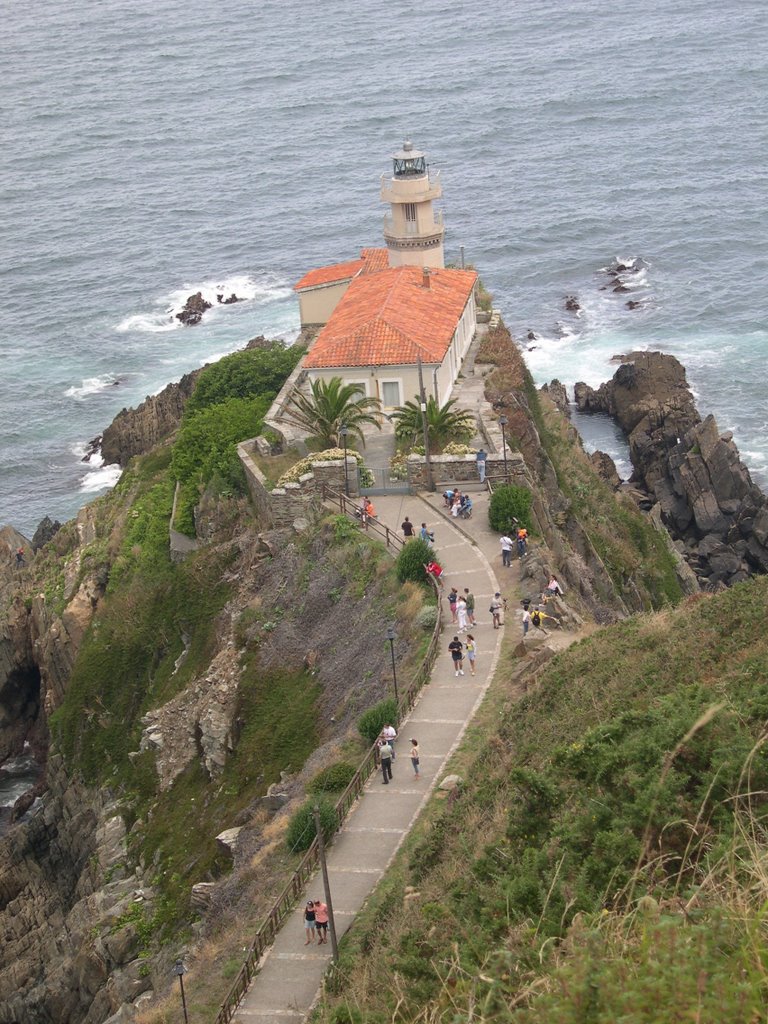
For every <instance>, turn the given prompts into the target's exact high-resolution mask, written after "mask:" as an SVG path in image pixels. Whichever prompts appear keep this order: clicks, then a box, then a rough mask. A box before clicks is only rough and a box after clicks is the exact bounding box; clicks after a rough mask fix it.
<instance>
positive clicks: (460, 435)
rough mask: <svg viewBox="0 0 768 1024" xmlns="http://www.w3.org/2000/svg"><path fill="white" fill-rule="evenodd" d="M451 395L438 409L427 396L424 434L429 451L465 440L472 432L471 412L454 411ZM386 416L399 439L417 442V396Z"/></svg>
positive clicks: (420, 430) (419, 436) (419, 432)
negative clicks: (425, 433) (390, 420)
mask: <svg viewBox="0 0 768 1024" xmlns="http://www.w3.org/2000/svg"><path fill="white" fill-rule="evenodd" d="M455 404H456V399H455V398H452V399H451V400H450V401H449V402H446V404H445V405H444V406H443V407H442V409H441V408H440V406H439V405H438V404H437V402H436V401H435V399H434V398H433V397H430V398H428V399H427V436H428V437H429V450H430V451H432V450H433V449H434V450H435V451H438V452H439V451H441V450H442V449H443V448H444V446H445V445H446V444H448V442H449V441H458V442H462V441H469V440H470V439H471V438H472V436H473V435H474V433H475V430H476V427H475V418H474V416H473V415H472V413H471V412H466V411H462V412H457V411H456V410H454V409H453V408H452V406H454V405H455ZM390 419H393V420H394V421H395V436H396V437H397V439H398V440H399V441H405V442H406V443H408V444H418V443H419V442H420V441H421V440H422V439H423V436H424V431H423V428H422V422H421V403H420V402H419V399H418V397H417V398H415V399H414V400H413V401H412V402H406V403H405V405H401V406H400V408H399V409H396V410H395V411H394V412H393V413H392V414H391V417H390Z"/></svg>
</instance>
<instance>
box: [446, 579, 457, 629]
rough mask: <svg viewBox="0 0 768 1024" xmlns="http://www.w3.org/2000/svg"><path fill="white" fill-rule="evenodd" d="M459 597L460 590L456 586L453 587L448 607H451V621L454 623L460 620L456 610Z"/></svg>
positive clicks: (449, 595)
mask: <svg viewBox="0 0 768 1024" xmlns="http://www.w3.org/2000/svg"><path fill="white" fill-rule="evenodd" d="M458 599H459V592H458V590H457V589H456V587H451V592H450V593H449V594H448V607H449V608H450V609H451V622H453V623H454V625H455V624H456V623H457V622H458V621H459V617H458V614H457V611H456V602H457V601H458Z"/></svg>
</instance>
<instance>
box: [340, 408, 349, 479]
mask: <svg viewBox="0 0 768 1024" xmlns="http://www.w3.org/2000/svg"><path fill="white" fill-rule="evenodd" d="M339 433H340V434H341V443H342V444H343V445H344V494H345V495H346V496H347V497H349V477H348V476H347V434H348V433H349V427H348V426H347V424H346V423H342V424H341V426H340V427H339Z"/></svg>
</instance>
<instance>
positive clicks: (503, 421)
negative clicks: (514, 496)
mask: <svg viewBox="0 0 768 1024" xmlns="http://www.w3.org/2000/svg"><path fill="white" fill-rule="evenodd" d="M508 423H509V420H508V419H507V417H506V416H499V426H500V427H501V450H502V452H503V453H504V483H506V482H507V435H506V432H505V430H504V428H505V427H506V425H507V424H508Z"/></svg>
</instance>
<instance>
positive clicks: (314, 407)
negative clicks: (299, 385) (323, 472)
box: [285, 377, 381, 448]
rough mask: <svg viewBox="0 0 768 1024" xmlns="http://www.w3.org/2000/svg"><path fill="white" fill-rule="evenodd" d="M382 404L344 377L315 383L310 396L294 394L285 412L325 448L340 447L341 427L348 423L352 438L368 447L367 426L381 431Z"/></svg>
mask: <svg viewBox="0 0 768 1024" xmlns="http://www.w3.org/2000/svg"><path fill="white" fill-rule="evenodd" d="M380 410H381V402H380V401H379V399H378V398H366V397H365V395H361V394H360V388H359V386H358V385H357V384H344V383H343V382H342V380H341V377H331V379H330V380H322V379H319V380H313V381H310V383H309V394H306V393H304V392H302V391H294V392H293V394H292V395H291V397H290V400H289V402H288V405H287V407H286V409H285V416H286V418H287V419H289V420H290V421H291V422H292V423H295V424H296V426H299V427H303V428H304V429H305V430H306V432H307V436H308V437H314V438H317V439H318V440H319V441H320V442H321V443H322V444H323V445H324V446H325V447H328V448H338V447H339V443H340V437H341V435H340V433H339V428H340V427H341V425H342V424H346V427H347V430H348V436H349V437H351V438H355V439H357V440H358V441H359V442H360V444H362V445H365V438H364V436H363V431H362V429H361V427H362V426H363V424H368V425H370V426H374V427H376V429H377V430H381V415H380Z"/></svg>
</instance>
